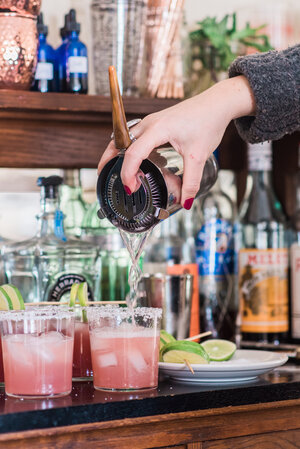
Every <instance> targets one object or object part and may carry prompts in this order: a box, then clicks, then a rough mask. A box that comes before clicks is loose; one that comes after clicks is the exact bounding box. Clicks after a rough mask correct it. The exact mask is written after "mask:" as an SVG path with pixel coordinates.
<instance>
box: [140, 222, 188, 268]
mask: <svg viewBox="0 0 300 449" xmlns="http://www.w3.org/2000/svg"><path fill="white" fill-rule="evenodd" d="M179 218H180V215H179V214H178V213H177V214H174V215H172V216H171V217H169V218H168V219H167V220H163V221H162V222H161V223H159V225H157V226H156V227H155V228H154V230H153V232H152V235H151V237H150V239H149V241H148V245H147V246H148V247H147V251H146V254H145V261H144V271H145V272H147V273H149V274H156V273H167V267H168V266H170V265H175V264H180V263H181V262H182V260H183V247H184V240H183V238H182V237H181V236H180V231H179Z"/></svg>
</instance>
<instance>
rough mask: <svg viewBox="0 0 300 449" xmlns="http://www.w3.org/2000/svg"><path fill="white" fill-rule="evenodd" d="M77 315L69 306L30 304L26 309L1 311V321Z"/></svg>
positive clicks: (60, 317) (47, 318) (46, 318)
mask: <svg viewBox="0 0 300 449" xmlns="http://www.w3.org/2000/svg"><path fill="white" fill-rule="evenodd" d="M72 317H75V312H73V311H72V310H70V308H69V307H64V306H61V307H57V306H30V309H29V308H28V309H25V310H8V311H3V312H1V313H0V321H24V320H44V321H46V320H49V319H50V318H53V319H55V318H56V319H59V320H61V319H64V318H72Z"/></svg>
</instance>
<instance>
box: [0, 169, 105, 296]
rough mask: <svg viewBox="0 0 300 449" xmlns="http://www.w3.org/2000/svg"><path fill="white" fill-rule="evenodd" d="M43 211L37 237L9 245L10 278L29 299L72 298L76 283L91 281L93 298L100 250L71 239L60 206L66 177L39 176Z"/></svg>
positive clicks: (6, 259) (6, 252) (6, 258)
mask: <svg viewBox="0 0 300 449" xmlns="http://www.w3.org/2000/svg"><path fill="white" fill-rule="evenodd" d="M37 183H38V185H39V186H40V187H41V213H40V214H39V215H38V217H37V221H38V229H37V234H36V236H35V237H34V238H32V239H29V240H26V241H24V242H20V243H16V244H12V245H9V246H7V247H6V248H5V249H4V267H5V275H6V278H7V281H8V282H9V283H11V284H14V285H15V286H16V287H18V288H19V290H20V291H21V293H22V296H23V298H24V300H25V302H40V301H67V302H68V301H69V293H70V289H71V286H72V284H73V283H74V282H84V281H86V282H87V283H88V291H89V299H90V300H93V294H94V288H95V285H96V284H97V274H98V266H97V252H96V250H95V249H94V246H93V245H91V244H88V243H85V242H81V241H79V240H75V239H72V238H68V236H66V235H65V233H64V228H63V213H62V211H61V210H60V205H59V186H60V185H61V183H62V178H61V177H59V176H49V177H48V178H38V181H37Z"/></svg>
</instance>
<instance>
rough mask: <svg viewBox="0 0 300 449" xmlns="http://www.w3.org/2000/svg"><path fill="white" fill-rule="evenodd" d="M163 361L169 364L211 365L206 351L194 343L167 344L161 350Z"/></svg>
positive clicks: (176, 342)
mask: <svg viewBox="0 0 300 449" xmlns="http://www.w3.org/2000/svg"><path fill="white" fill-rule="evenodd" d="M161 355H162V359H163V361H164V362H167V363H186V362H189V363H197V364H198V363H200V364H206V363H209V355H208V354H207V352H206V351H205V349H204V348H203V347H202V346H201V345H199V343H195V342H193V341H175V342H171V343H167V344H166V345H165V346H164V347H163V348H162V350H161Z"/></svg>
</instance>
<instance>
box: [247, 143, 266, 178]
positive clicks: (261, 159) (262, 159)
mask: <svg viewBox="0 0 300 449" xmlns="http://www.w3.org/2000/svg"><path fill="white" fill-rule="evenodd" d="M248 170H249V171H271V170H272V142H271V141H269V142H261V143H254V144H248Z"/></svg>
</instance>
